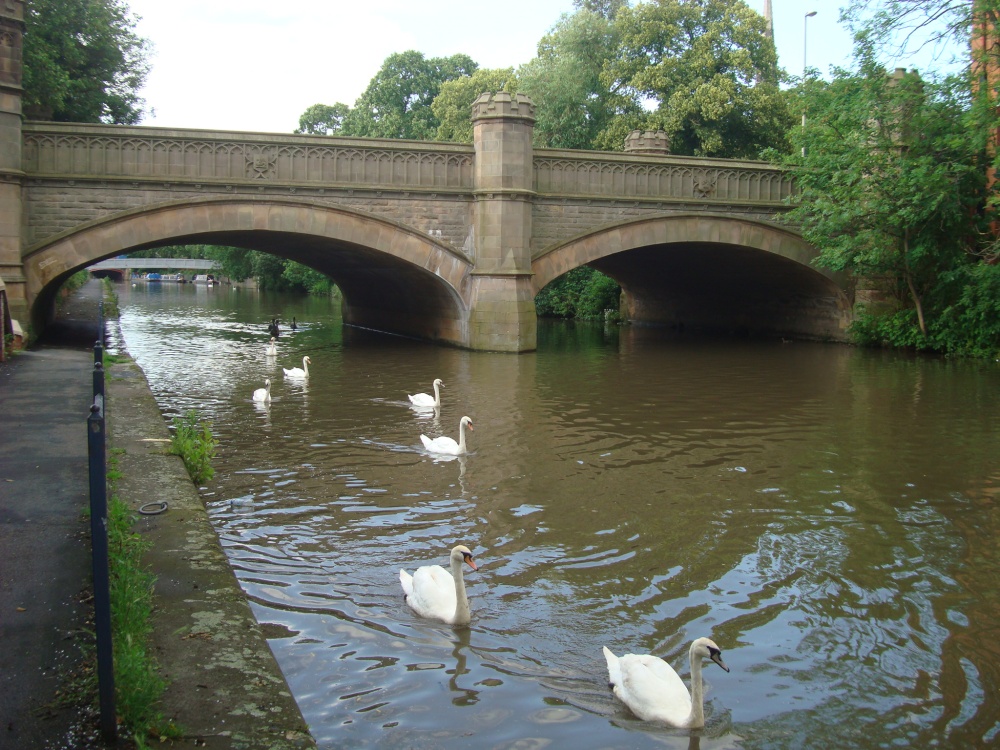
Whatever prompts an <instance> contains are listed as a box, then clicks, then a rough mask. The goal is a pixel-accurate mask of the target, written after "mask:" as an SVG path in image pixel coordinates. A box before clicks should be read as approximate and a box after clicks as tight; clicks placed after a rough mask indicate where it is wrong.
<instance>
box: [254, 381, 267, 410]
mask: <svg viewBox="0 0 1000 750" xmlns="http://www.w3.org/2000/svg"><path fill="white" fill-rule="evenodd" d="M253 400H254V401H258V402H260V403H265V404H266V403H268V402H269V401H270V400H271V379H270V378H268V379H266V380H265V381H264V387H263V388H258V389H257V390H256V391H254V392H253Z"/></svg>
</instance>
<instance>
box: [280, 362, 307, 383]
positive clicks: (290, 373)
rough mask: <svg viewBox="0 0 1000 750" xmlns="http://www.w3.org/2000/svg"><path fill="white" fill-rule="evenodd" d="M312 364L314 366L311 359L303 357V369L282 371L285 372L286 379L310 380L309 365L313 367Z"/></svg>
mask: <svg viewBox="0 0 1000 750" xmlns="http://www.w3.org/2000/svg"><path fill="white" fill-rule="evenodd" d="M311 364H312V360H311V359H309V357H303V358H302V367H293V368H292V369H291V370H287V369H285V368H284V367H282V368H281V369H282V370H285V377H286V378H308V377H309V365H311Z"/></svg>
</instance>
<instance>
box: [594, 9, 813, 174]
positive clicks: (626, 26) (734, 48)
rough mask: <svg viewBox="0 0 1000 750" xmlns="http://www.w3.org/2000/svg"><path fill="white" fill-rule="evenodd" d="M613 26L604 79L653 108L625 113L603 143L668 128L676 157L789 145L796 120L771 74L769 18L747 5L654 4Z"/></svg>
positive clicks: (743, 153) (631, 101)
mask: <svg viewBox="0 0 1000 750" xmlns="http://www.w3.org/2000/svg"><path fill="white" fill-rule="evenodd" d="M615 27H616V29H617V33H618V35H619V36H618V40H619V44H618V47H617V55H616V56H615V58H614V59H613V60H612V61H611V62H610V64H609V65H608V66H607V68H606V69H605V72H604V77H605V84H606V85H607V86H608V88H609V90H610V91H612V92H613V93H614V94H615V95H616V96H618V97H620V98H621V100H622V101H623V102H624V103H626V104H627V105H631V106H632V107H634V106H636V105H640V106H642V107H643V109H645V110H649V112H648V114H646V115H645V116H644V117H639V118H637V117H635V116H634V115H630V116H625V117H623V118H621V119H620V120H619V127H618V130H617V132H611V131H607V132H608V137H607V139H606V140H611V141H614V142H619V143H620V139H621V138H623V137H624V135H625V134H627V132H628V130H630V129H632V128H633V127H645V128H662V129H663V130H665V131H666V132H667V133H668V134H669V136H670V143H671V150H672V151H673V152H674V153H677V154H686V155H697V156H719V157H735V158H758V157H759V155H760V154H761V153H762V152H763V151H764V150H765V149H768V148H777V149H780V150H783V149H787V141H786V134H787V133H788V131H789V130H790V128H791V127H792V125H793V124H794V122H795V116H794V115H793V114H792V113H790V112H789V111H788V108H787V106H786V100H785V97H783V96H782V94H781V92H780V91H779V88H778V81H777V80H776V79H775V73H774V71H775V70H777V64H776V53H775V49H774V44H773V42H772V40H771V39H770V37H769V36H768V35H767V27H766V23H765V20H764V18H763V17H762V16H761V15H760V14H759V13H757V12H756V11H754V10H752V9H751V8H749V7H748V6H747V5H746V3H745V2H742V0H696V1H692V0H650V1H649V2H644V3H639V4H637V5H636V6H635V7H628V8H622V9H621V10H619V11H618V13H617V15H616V16H615ZM621 108H622V109H627V106H626V105H622V106H621ZM606 145H607V146H613V145H614V143H613V142H612V143H606ZM617 147H618V148H620V145H619V146H617Z"/></svg>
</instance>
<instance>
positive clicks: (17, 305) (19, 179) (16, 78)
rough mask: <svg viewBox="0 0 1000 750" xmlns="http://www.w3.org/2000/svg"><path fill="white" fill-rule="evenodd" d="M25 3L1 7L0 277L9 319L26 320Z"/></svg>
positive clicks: (13, 1) (11, 2) (21, 0)
mask: <svg viewBox="0 0 1000 750" xmlns="http://www.w3.org/2000/svg"><path fill="white" fill-rule="evenodd" d="M23 37H24V0H9V1H8V2H6V3H4V4H3V5H0V278H2V279H3V280H4V283H5V285H6V287H7V303H8V306H9V308H10V314H11V317H13V318H15V319H20V320H27V317H28V301H27V294H26V281H25V277H24V270H23V267H22V262H21V221H22V197H21V190H22V183H23V180H24V172H23V171H22V168H21V44H22V40H23Z"/></svg>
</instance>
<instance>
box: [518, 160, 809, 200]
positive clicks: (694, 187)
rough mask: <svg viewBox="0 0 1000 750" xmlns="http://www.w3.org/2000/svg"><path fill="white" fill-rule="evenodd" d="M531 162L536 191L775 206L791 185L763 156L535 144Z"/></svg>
mask: <svg viewBox="0 0 1000 750" xmlns="http://www.w3.org/2000/svg"><path fill="white" fill-rule="evenodd" d="M534 164H535V192H536V193H537V194H538V195H539V196H560V197H583V198H615V199H629V198H631V199H637V200H661V201H663V200H670V201H684V202H691V201H694V202H698V203H715V202H718V203H725V204H746V203H750V204H772V205H775V206H780V205H781V204H782V203H783V202H784V201H785V200H786V199H787V198H789V197H791V196H792V195H793V194H794V191H795V186H794V183H793V181H792V178H791V177H790V176H789V175H788V174H787V173H786V172H785V171H784V170H782V169H779V168H777V167H774V166H771V165H769V164H767V163H766V162H754V161H734V160H732V159H708V158H698V157H693V156H645V155H641V154H627V153H621V154H619V153H612V152H601V151H569V150H557V149H538V150H536V151H535V159H534Z"/></svg>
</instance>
